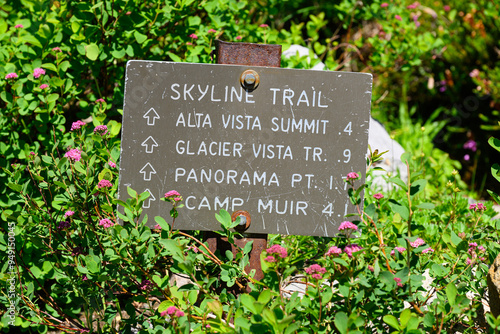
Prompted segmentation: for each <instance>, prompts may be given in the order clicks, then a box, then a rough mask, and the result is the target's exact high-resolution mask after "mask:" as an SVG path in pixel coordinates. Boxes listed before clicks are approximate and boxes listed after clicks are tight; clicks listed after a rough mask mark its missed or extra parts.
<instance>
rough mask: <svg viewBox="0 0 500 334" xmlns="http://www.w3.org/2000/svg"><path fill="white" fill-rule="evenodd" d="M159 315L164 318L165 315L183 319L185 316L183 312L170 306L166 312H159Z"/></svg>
mask: <svg viewBox="0 0 500 334" xmlns="http://www.w3.org/2000/svg"><path fill="white" fill-rule="evenodd" d="M160 315H161V316H162V317H164V316H166V315H170V316H176V317H183V316H184V315H185V314H184V312H183V311H181V310H179V309H178V308H177V307H175V306H170V307H169V308H167V310H166V311H163V312H161V313H160Z"/></svg>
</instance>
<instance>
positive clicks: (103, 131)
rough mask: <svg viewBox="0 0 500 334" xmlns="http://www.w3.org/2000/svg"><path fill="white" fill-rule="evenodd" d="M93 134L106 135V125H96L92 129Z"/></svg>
mask: <svg viewBox="0 0 500 334" xmlns="http://www.w3.org/2000/svg"><path fill="white" fill-rule="evenodd" d="M94 133H95V134H98V135H101V136H104V135H105V134H106V133H108V127H107V126H106V125H98V126H96V127H95V128H94Z"/></svg>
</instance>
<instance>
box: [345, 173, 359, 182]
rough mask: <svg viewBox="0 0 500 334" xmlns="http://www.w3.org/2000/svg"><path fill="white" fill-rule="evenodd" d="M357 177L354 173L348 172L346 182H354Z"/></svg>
mask: <svg viewBox="0 0 500 334" xmlns="http://www.w3.org/2000/svg"><path fill="white" fill-rule="evenodd" d="M358 177H359V174H358V173H356V172H350V173H348V174H347V181H351V180H356V179H357V178H358Z"/></svg>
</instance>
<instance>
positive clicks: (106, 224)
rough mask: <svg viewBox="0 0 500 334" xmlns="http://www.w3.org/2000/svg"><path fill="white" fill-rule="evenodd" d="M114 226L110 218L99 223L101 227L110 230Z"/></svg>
mask: <svg viewBox="0 0 500 334" xmlns="http://www.w3.org/2000/svg"><path fill="white" fill-rule="evenodd" d="M113 225H114V223H113V222H112V221H111V219H109V218H104V219H101V220H100V221H99V226H103V227H104V228H109V227H111V226H113Z"/></svg>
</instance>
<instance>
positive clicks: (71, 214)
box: [64, 210, 75, 218]
mask: <svg viewBox="0 0 500 334" xmlns="http://www.w3.org/2000/svg"><path fill="white" fill-rule="evenodd" d="M74 214H75V211H71V210H68V211H66V213H65V214H64V217H66V218H68V217H71V216H73V215H74Z"/></svg>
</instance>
